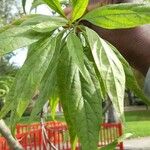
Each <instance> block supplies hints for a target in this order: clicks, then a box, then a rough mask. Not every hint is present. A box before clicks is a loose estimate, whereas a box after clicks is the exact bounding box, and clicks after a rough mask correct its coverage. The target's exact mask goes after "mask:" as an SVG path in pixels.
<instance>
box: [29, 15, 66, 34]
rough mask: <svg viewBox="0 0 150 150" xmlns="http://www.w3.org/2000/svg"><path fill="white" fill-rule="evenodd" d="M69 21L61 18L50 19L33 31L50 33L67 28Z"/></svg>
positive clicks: (35, 27)
mask: <svg viewBox="0 0 150 150" xmlns="http://www.w3.org/2000/svg"><path fill="white" fill-rule="evenodd" d="M66 23H67V21H66V20H65V19H63V18H61V17H53V18H49V20H48V21H45V22H41V23H39V24H37V25H35V26H33V27H32V30H34V31H36V32H43V33H44V32H50V31H53V30H55V29H57V28H59V27H62V26H65V25H66Z"/></svg>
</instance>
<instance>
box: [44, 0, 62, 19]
mask: <svg viewBox="0 0 150 150" xmlns="http://www.w3.org/2000/svg"><path fill="white" fill-rule="evenodd" d="M43 1H44V2H45V3H46V4H47V5H48V6H49V7H50V8H52V9H53V10H55V11H56V12H57V13H59V14H60V15H62V16H63V17H65V14H64V12H63V11H62V9H61V5H60V2H59V0H43Z"/></svg>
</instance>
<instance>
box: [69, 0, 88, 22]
mask: <svg viewBox="0 0 150 150" xmlns="http://www.w3.org/2000/svg"><path fill="white" fill-rule="evenodd" d="M72 2H73V6H74V7H73V11H72V16H71V22H74V21H76V20H77V19H79V18H80V17H81V16H82V15H83V14H84V12H85V10H86V7H87V5H88V3H89V0H76V1H72Z"/></svg>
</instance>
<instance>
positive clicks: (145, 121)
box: [125, 110, 150, 137]
mask: <svg viewBox="0 0 150 150" xmlns="http://www.w3.org/2000/svg"><path fill="white" fill-rule="evenodd" d="M125 119H126V124H125V133H132V134H133V136H132V137H144V136H150V110H148V111H147V110H145V111H133V112H125Z"/></svg>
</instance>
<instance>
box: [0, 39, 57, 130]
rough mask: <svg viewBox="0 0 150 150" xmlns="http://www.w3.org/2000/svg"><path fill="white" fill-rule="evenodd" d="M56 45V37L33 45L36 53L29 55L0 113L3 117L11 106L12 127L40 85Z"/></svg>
mask: <svg viewBox="0 0 150 150" xmlns="http://www.w3.org/2000/svg"><path fill="white" fill-rule="evenodd" d="M55 46H56V40H55V37H54V38H46V39H42V40H41V41H39V43H36V44H35V45H32V47H31V49H32V50H33V51H34V53H31V56H28V58H27V60H26V62H25V64H24V65H23V67H22V68H21V70H20V71H19V72H18V74H17V77H16V80H15V81H14V83H13V86H12V89H11V92H10V94H9V95H8V98H7V103H6V105H4V107H3V109H2V111H1V113H0V116H1V117H3V116H4V115H5V114H6V112H8V111H9V109H10V108H11V111H12V115H11V125H12V127H14V125H15V123H16V122H17V121H18V120H19V119H20V117H21V116H22V114H23V112H24V111H25V109H26V107H27V106H28V104H29V101H30V100H31V99H32V96H33V95H34V93H35V91H36V90H37V88H38V87H39V84H40V82H41V80H42V78H43V76H44V74H45V72H46V70H47V68H48V66H49V64H50V62H51V59H52V58H53V54H54V52H55ZM37 58H38V59H37ZM9 106H10V107H9ZM6 110H7V111H6Z"/></svg>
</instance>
